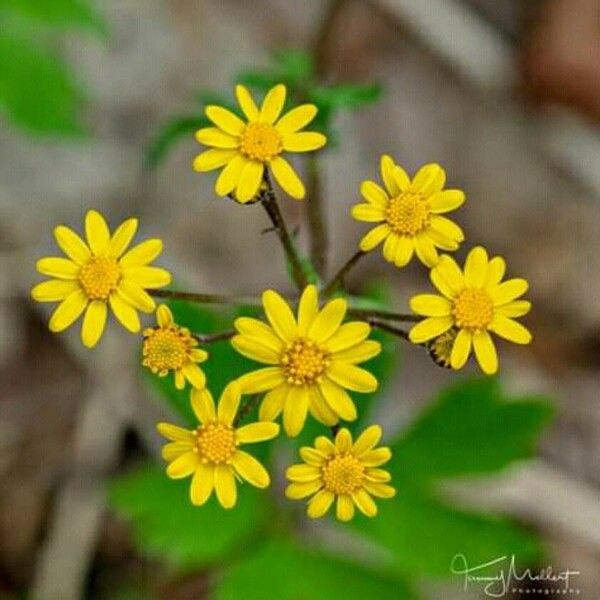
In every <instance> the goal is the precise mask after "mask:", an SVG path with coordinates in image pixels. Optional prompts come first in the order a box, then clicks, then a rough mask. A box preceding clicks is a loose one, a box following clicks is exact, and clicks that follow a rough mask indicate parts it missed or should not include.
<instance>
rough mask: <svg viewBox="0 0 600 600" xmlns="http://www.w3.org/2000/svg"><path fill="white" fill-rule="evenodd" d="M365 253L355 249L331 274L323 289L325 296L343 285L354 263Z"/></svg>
mask: <svg viewBox="0 0 600 600" xmlns="http://www.w3.org/2000/svg"><path fill="white" fill-rule="evenodd" d="M365 254H366V252H363V251H362V250H357V251H356V252H355V253H354V254H353V255H352V256H351V257H350V258H349V259H348V260H347V261H346V263H344V265H343V266H342V268H341V269H340V270H339V271H338V272H337V273H336V274H335V275H334V276H333V278H332V279H331V281H330V282H329V283H328V284H327V285H326V286H325V288H324V289H323V295H324V296H325V297H328V296H331V294H333V293H334V292H336V291H337V290H338V288H340V287H341V286H343V285H344V279H345V277H346V275H347V274H348V273H349V271H350V270H351V269H352V267H354V265H355V264H356V263H357V262H358V261H359V260H360V259H361V258H362V257H363V256H364V255H365Z"/></svg>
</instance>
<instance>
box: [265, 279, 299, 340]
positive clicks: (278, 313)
mask: <svg viewBox="0 0 600 600" xmlns="http://www.w3.org/2000/svg"><path fill="white" fill-rule="evenodd" d="M262 302H263V306H264V309H265V314H266V315H267V319H268V320H269V323H271V326H272V327H273V329H274V330H275V332H276V333H277V335H278V336H279V337H280V338H281V339H282V340H285V341H286V342H291V341H293V340H294V338H295V337H296V336H297V335H298V326H297V325H296V319H294V314H293V313H292V309H291V308H290V307H289V305H288V303H287V302H286V301H285V300H284V299H283V298H282V297H281V296H280V295H279V294H278V293H277V292H276V291H274V290H266V291H265V292H263V295H262Z"/></svg>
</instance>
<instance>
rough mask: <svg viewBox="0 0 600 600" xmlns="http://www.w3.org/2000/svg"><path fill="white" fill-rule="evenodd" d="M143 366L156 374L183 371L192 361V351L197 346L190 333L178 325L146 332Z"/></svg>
mask: <svg viewBox="0 0 600 600" xmlns="http://www.w3.org/2000/svg"><path fill="white" fill-rule="evenodd" d="M144 338H145V339H144V346H143V350H142V352H143V354H144V360H143V364H144V366H145V367H148V368H149V369H151V370H152V371H153V372H154V373H161V374H163V373H166V372H167V371H171V370H177V369H181V368H182V367H183V366H184V365H185V364H187V363H189V362H190V361H191V356H190V354H191V350H192V349H193V347H194V346H195V345H196V344H197V342H196V340H195V339H194V338H193V337H192V336H191V334H190V332H189V331H188V330H187V329H185V328H182V327H178V326H177V325H173V326H169V327H157V328H155V329H147V330H146V331H144Z"/></svg>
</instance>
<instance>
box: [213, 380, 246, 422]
mask: <svg viewBox="0 0 600 600" xmlns="http://www.w3.org/2000/svg"><path fill="white" fill-rule="evenodd" d="M241 397H242V390H241V388H240V385H239V384H238V383H237V382H236V381H232V382H231V383H229V384H228V385H227V387H226V388H225V389H224V390H223V393H222V394H221V398H220V399H219V406H218V407H217V417H218V418H219V421H220V422H221V423H223V424H225V425H231V424H232V423H233V420H234V419H235V415H236V414H237V411H238V408H239V406H240V400H241Z"/></svg>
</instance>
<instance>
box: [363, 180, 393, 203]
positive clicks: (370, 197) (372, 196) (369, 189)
mask: <svg viewBox="0 0 600 600" xmlns="http://www.w3.org/2000/svg"><path fill="white" fill-rule="evenodd" d="M360 193H361V195H362V197H363V198H364V199H365V200H366V201H367V202H368V203H369V204H370V205H371V206H376V207H377V208H380V209H381V210H385V209H386V208H387V205H388V203H389V197H388V195H387V194H386V193H385V190H384V189H383V188H382V187H380V186H378V185H377V184H376V183H375V182H374V181H369V180H367V181H363V182H362V183H361V184H360Z"/></svg>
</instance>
